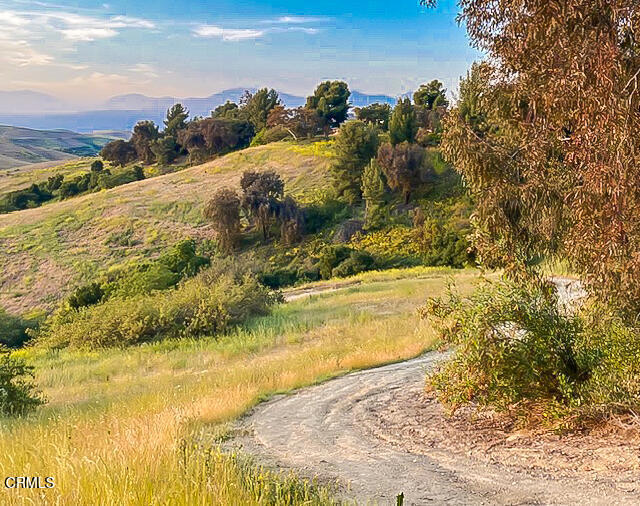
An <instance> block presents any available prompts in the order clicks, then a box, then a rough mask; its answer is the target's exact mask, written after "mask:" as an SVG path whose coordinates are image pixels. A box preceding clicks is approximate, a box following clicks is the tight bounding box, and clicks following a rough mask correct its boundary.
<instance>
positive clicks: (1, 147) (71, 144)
mask: <svg viewBox="0 0 640 506" xmlns="http://www.w3.org/2000/svg"><path fill="white" fill-rule="evenodd" d="M121 135H124V134H121V133H119V132H105V133H104V134H99V135H83V134H78V133H75V132H70V131H68V130H50V131H43V130H32V129H28V128H19V127H12V126H1V125H0V170H5V169H9V168H15V167H21V166H24V165H31V164H36V163H41V162H50V161H58V160H68V159H71V158H75V157H77V156H93V155H95V154H97V153H98V151H100V149H101V148H102V146H104V145H105V144H106V143H107V142H109V141H110V140H113V138H114V137H118V136H121Z"/></svg>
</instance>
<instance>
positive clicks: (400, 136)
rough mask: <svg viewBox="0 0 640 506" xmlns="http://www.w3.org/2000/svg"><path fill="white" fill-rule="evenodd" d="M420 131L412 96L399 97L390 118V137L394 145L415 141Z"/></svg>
mask: <svg viewBox="0 0 640 506" xmlns="http://www.w3.org/2000/svg"><path fill="white" fill-rule="evenodd" d="M417 132H418V123H417V121H416V112H415V110H414V109H413V105H411V99H410V98H408V97H407V98H404V99H402V98H401V99H399V100H398V103H397V104H396V106H395V107H394V109H393V113H392V114H391V120H389V137H390V140H391V144H393V145H394V146H395V145H396V144H400V143H401V142H405V141H407V142H415V139H416V133H417Z"/></svg>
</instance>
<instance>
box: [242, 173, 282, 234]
mask: <svg viewBox="0 0 640 506" xmlns="http://www.w3.org/2000/svg"><path fill="white" fill-rule="evenodd" d="M240 187H241V188H242V207H243V209H244V210H245V212H246V214H247V216H249V217H250V219H251V220H252V221H253V222H254V223H255V224H256V225H257V226H259V227H260V229H261V230H262V237H263V239H264V240H265V241H266V240H267V238H268V237H269V228H270V227H271V225H272V223H273V222H274V221H275V219H276V218H277V217H278V214H279V212H280V207H281V203H282V197H283V195H284V182H283V181H282V179H281V178H280V176H279V175H278V174H277V173H276V172H274V171H265V172H253V171H246V172H244V173H243V174H242V178H241V179H240Z"/></svg>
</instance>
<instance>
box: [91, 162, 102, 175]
mask: <svg viewBox="0 0 640 506" xmlns="http://www.w3.org/2000/svg"><path fill="white" fill-rule="evenodd" d="M103 170H104V164H103V163H102V161H101V160H94V161H93V162H91V172H96V173H97V172H102V171H103Z"/></svg>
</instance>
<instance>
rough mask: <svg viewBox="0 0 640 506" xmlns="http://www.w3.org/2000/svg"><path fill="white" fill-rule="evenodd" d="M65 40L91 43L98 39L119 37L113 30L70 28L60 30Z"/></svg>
mask: <svg viewBox="0 0 640 506" xmlns="http://www.w3.org/2000/svg"><path fill="white" fill-rule="evenodd" d="M60 33H61V34H62V35H64V37H65V39H68V40H74V41H78V42H91V41H94V40H98V39H109V38H111V37H115V36H116V35H118V32H117V31H115V30H113V29H112V28H70V29H67V30H60Z"/></svg>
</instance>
